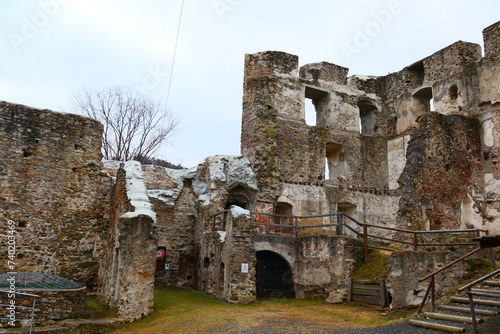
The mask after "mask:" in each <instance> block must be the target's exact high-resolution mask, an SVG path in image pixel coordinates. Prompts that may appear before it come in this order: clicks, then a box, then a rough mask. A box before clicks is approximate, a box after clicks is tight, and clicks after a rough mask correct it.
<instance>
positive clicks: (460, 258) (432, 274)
mask: <svg viewBox="0 0 500 334" xmlns="http://www.w3.org/2000/svg"><path fill="white" fill-rule="evenodd" d="M481 249H482V248H481V247H478V248H476V249H474V250H473V251H471V252H469V253H467V254H465V255H464V256H461V257H459V258H458V259H456V260H454V261H452V262H450V263H448V264H446V265H445V266H443V267H441V268H440V269H438V270H436V271H434V272H432V273H430V274H429V275H427V276H425V277H423V278H420V279H419V280H418V281H419V282H423V281H425V280H426V279H428V278H430V277H431V276H435V275H436V274H439V273H440V272H442V271H443V270H446V269H448V268H449V267H451V266H453V265H454V264H456V263H458V262H461V261H463V260H465V259H466V258H468V257H469V256H471V255H473V254H476V253H477V252H479V251H480V250H481Z"/></svg>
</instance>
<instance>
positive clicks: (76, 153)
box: [0, 102, 110, 287]
mask: <svg viewBox="0 0 500 334" xmlns="http://www.w3.org/2000/svg"><path fill="white" fill-rule="evenodd" d="M101 133H102V125H101V124H99V123H98V122H97V121H94V120H92V119H89V118H86V117H82V116H77V115H71V114H63V113H57V112H52V111H49V110H40V109H35V108H30V107H27V106H23V105H18V104H12V103H7V102H0V160H1V164H0V209H1V210H0V224H1V225H0V226H2V228H1V229H0V234H4V233H5V232H6V231H7V227H6V226H7V225H6V224H7V220H8V219H10V220H13V221H14V222H15V223H16V253H17V258H16V259H15V262H16V267H15V270H17V271H33V272H43V273H48V274H53V275H58V276H61V277H65V278H68V279H70V280H73V281H75V282H78V283H81V284H84V285H87V286H89V287H93V286H94V285H95V276H96V273H97V270H98V267H99V264H98V257H99V255H100V246H99V245H100V235H101V233H103V232H104V231H105V230H106V228H107V224H108V220H107V207H108V204H109V199H108V197H109V196H108V193H109V190H110V179H109V178H108V176H107V175H106V174H105V173H102V172H101V147H100V146H101ZM5 251H6V249H5ZM6 256H7V253H6V252H2V253H1V254H0V259H1V261H2V262H3V263H7V258H6Z"/></svg>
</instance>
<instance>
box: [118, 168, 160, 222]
mask: <svg viewBox="0 0 500 334" xmlns="http://www.w3.org/2000/svg"><path fill="white" fill-rule="evenodd" d="M123 168H124V170H125V182H126V186H127V197H128V199H129V200H130V204H131V205H132V207H133V208H134V211H133V212H127V213H125V214H123V215H122V217H123V218H134V217H137V216H139V215H146V216H149V217H151V218H152V219H153V221H154V222H155V223H156V213H155V212H154V211H153V205H152V204H151V203H150V202H149V198H148V195H147V190H146V186H145V185H144V180H143V173H142V168H141V163H140V162H138V161H127V162H125V163H124V166H123Z"/></svg>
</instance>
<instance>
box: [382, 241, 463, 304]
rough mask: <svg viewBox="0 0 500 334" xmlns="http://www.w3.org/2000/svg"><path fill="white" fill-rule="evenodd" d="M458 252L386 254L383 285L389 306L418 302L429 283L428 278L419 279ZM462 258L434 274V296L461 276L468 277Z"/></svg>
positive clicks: (438, 295)
mask: <svg viewBox="0 0 500 334" xmlns="http://www.w3.org/2000/svg"><path fill="white" fill-rule="evenodd" d="M458 257H459V255H458V254H457V253H454V252H448V251H440V252H432V253H430V252H394V253H393V254H392V255H391V257H390V258H389V268H390V272H389V276H388V277H387V280H386V287H387V290H388V291H389V293H390V295H391V297H390V299H392V302H391V307H393V308H401V307H405V306H409V305H419V304H420V303H421V302H422V299H423V297H424V295H425V291H426V290H427V287H428V286H429V282H430V280H429V279H428V280H426V281H423V282H419V279H421V278H424V277H425V276H427V275H428V274H430V273H432V272H434V271H435V270H437V269H440V268H441V267H442V266H444V265H445V264H448V263H450V262H451V261H453V260H456V259H457V258H458ZM467 278H468V277H467V274H466V272H465V264H464V262H460V263H458V264H456V265H455V266H454V267H453V268H452V269H451V270H448V271H446V272H443V273H440V274H438V275H437V276H436V298H440V297H442V296H444V295H446V294H447V293H449V292H450V291H451V289H452V288H453V287H456V286H457V285H458V284H460V283H461V282H462V281H463V280H464V279H467Z"/></svg>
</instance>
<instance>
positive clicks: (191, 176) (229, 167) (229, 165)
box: [147, 155, 257, 206]
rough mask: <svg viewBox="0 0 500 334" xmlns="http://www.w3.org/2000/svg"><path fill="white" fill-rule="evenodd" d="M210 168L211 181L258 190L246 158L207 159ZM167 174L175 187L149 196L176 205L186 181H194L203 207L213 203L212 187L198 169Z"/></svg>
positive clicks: (159, 190) (195, 189) (224, 157)
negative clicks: (203, 178) (244, 185)
mask: <svg viewBox="0 0 500 334" xmlns="http://www.w3.org/2000/svg"><path fill="white" fill-rule="evenodd" d="M204 164H205V165H207V166H208V172H209V180H207V181H208V182H210V181H221V182H223V183H225V184H226V185H227V186H229V187H231V186H234V185H235V184H247V185H248V186H250V188H254V189H257V180H256V178H255V174H254V172H253V170H252V168H251V166H250V161H249V160H248V159H247V158H246V157H245V156H228V155H217V156H212V157H208V158H206V159H205V161H204ZM165 172H166V173H167V174H168V175H169V176H170V177H171V178H172V179H173V180H174V181H175V186H174V187H171V188H169V189H148V190H147V195H148V196H149V197H152V198H156V199H159V200H161V201H163V202H165V203H167V204H168V205H175V201H176V200H177V198H178V197H179V195H180V194H181V191H182V188H183V186H184V181H185V180H192V185H193V190H194V192H195V194H196V195H197V196H198V201H199V203H200V205H201V206H207V205H209V204H210V202H211V195H210V187H209V184H208V183H207V181H205V180H202V179H201V177H202V176H200V175H199V173H198V167H193V168H191V169H181V170H179V169H169V168H165Z"/></svg>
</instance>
